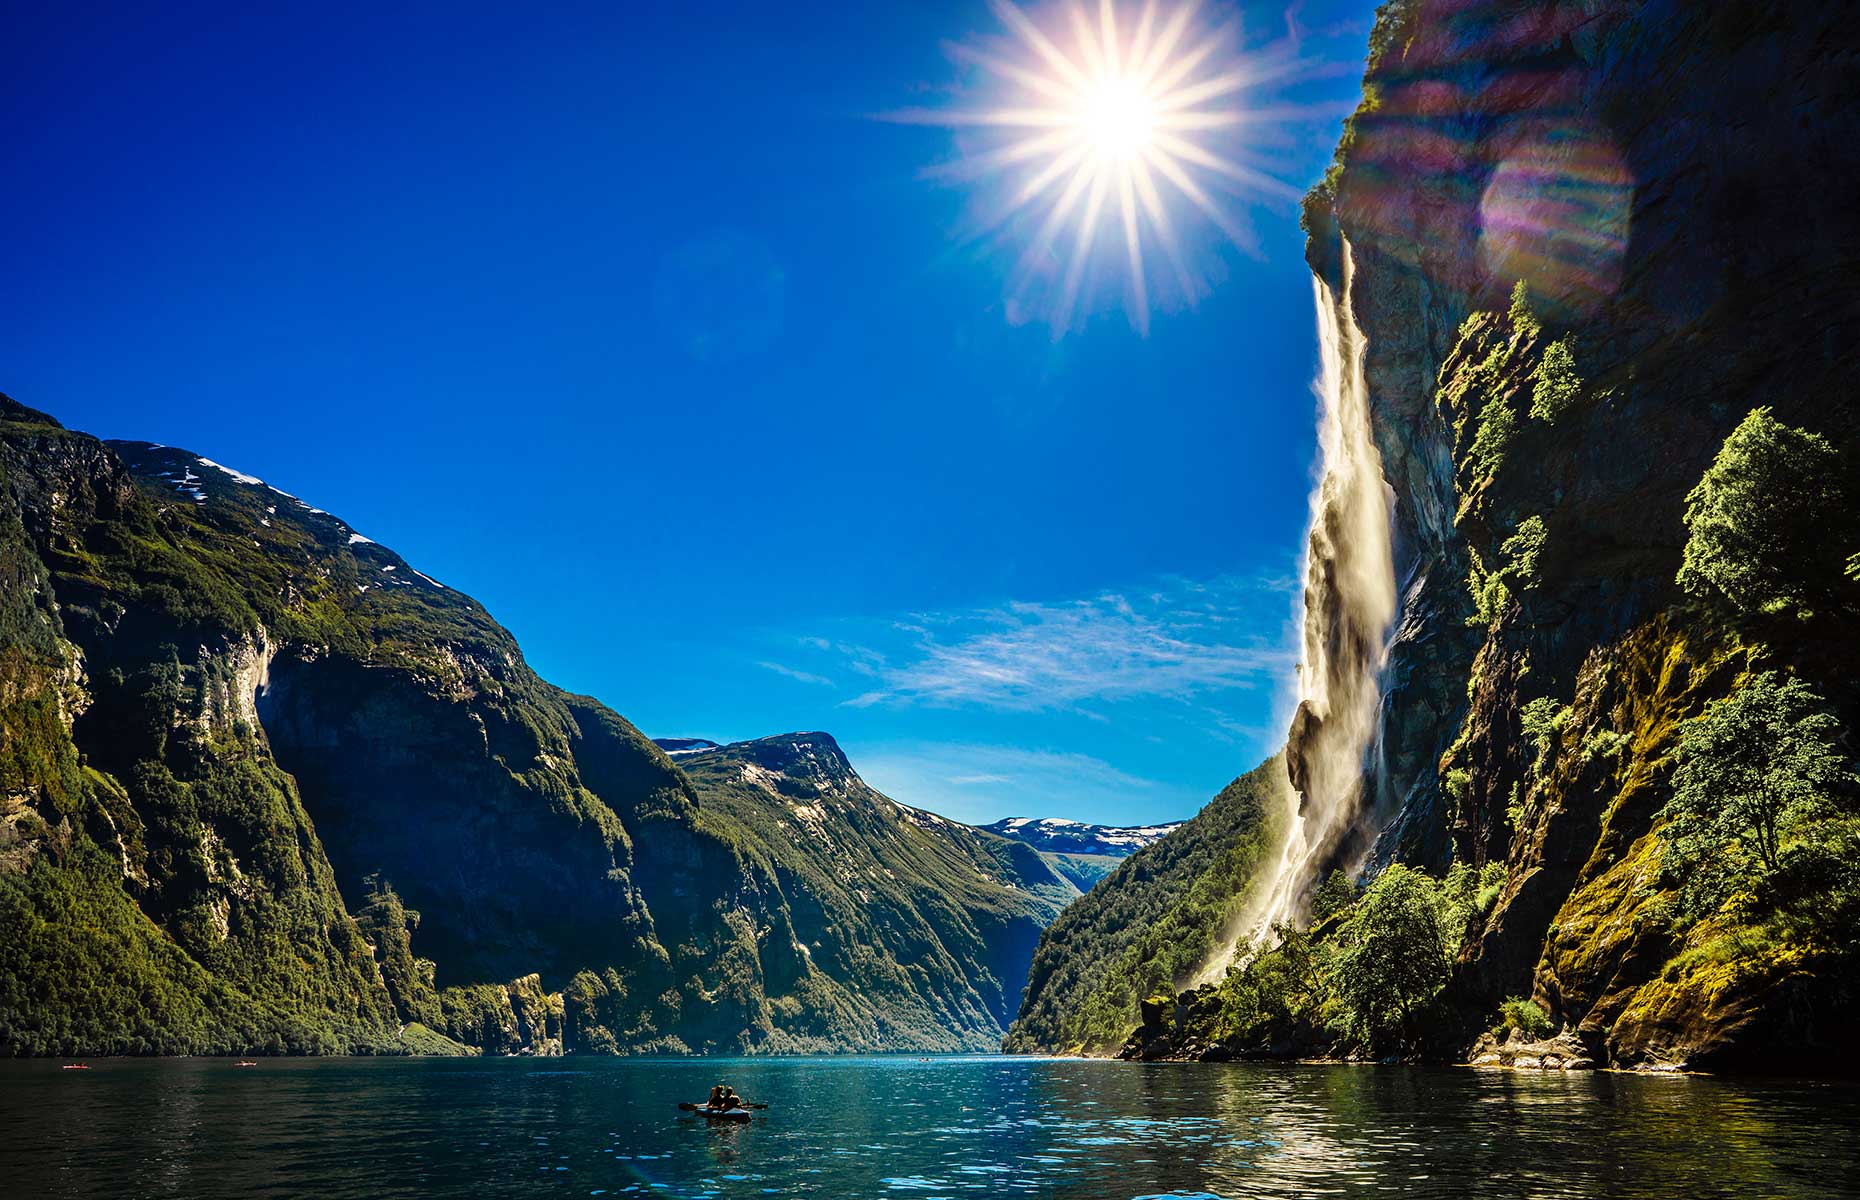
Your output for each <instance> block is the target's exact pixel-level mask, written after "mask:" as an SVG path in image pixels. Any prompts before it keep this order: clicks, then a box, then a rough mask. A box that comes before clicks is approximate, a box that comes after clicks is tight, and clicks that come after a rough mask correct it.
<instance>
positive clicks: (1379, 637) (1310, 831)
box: [1193, 242, 1396, 984]
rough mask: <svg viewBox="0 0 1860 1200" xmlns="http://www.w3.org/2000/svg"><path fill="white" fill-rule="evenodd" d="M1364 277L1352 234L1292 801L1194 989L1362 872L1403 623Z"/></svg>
mask: <svg viewBox="0 0 1860 1200" xmlns="http://www.w3.org/2000/svg"><path fill="white" fill-rule="evenodd" d="M1354 275H1355V263H1354V260H1353V259H1352V257H1351V253H1350V246H1349V243H1348V242H1345V243H1344V246H1343V278H1342V288H1341V290H1340V291H1338V292H1334V293H1333V292H1332V291H1331V289H1330V286H1329V285H1328V284H1327V283H1325V281H1324V280H1323V279H1322V278H1314V279H1313V281H1312V285H1313V290H1314V291H1315V292H1316V299H1317V328H1318V344H1319V348H1320V350H1321V353H1322V367H1321V369H1320V372H1319V375H1318V378H1317V380H1316V381H1315V383H1314V390H1316V391H1317V393H1318V396H1319V400H1320V403H1321V405H1322V411H1321V413H1320V417H1319V427H1318V440H1319V446H1320V448H1321V451H1322V455H1323V470H1322V473H1321V474H1320V476H1319V479H1318V483H1317V486H1316V488H1315V489H1314V490H1313V492H1312V494H1311V529H1310V535H1309V537H1308V539H1307V541H1306V545H1305V562H1304V579H1305V588H1304V648H1303V649H1304V655H1303V661H1302V663H1301V664H1300V666H1299V668H1298V710H1297V714H1296V715H1295V716H1294V717H1293V719H1292V726H1291V732H1290V734H1289V735H1288V738H1287V742H1286V748H1285V760H1286V767H1287V775H1286V778H1285V788H1284V795H1283V796H1282V798H1281V803H1283V804H1284V805H1285V807H1286V817H1287V820H1286V834H1285V841H1284V843H1283V844H1282V845H1281V846H1280V848H1279V851H1278V855H1277V857H1276V859H1275V861H1274V862H1273V864H1272V866H1271V867H1270V868H1268V873H1266V874H1263V875H1262V877H1261V878H1260V879H1259V880H1258V881H1257V882H1256V884H1255V885H1254V887H1253V889H1252V891H1251V893H1250V895H1251V899H1250V900H1249V902H1248V903H1247V904H1246V905H1245V906H1244V907H1243V909H1242V910H1241V911H1240V912H1239V913H1237V914H1236V916H1235V919H1234V920H1233V922H1232V923H1231V926H1230V929H1229V930H1228V932H1227V936H1225V937H1223V939H1222V940H1221V942H1220V943H1218V944H1219V945H1221V946H1222V948H1223V949H1222V952H1221V953H1219V954H1217V955H1216V958H1215V960H1214V961H1211V962H1209V963H1207V964H1206V965H1204V966H1203V967H1202V969H1201V970H1200V971H1199V972H1198V973H1197V975H1196V977H1195V979H1194V981H1193V982H1195V983H1196V984H1201V983H1208V982H1213V981H1215V980H1218V979H1219V978H1220V977H1221V976H1222V975H1223V974H1225V973H1226V970H1227V967H1228V966H1229V965H1230V964H1231V962H1232V961H1233V957H1234V954H1235V952H1236V950H1237V943H1238V942H1239V940H1240V939H1241V938H1242V937H1243V936H1244V937H1245V938H1247V939H1252V938H1256V937H1260V936H1262V935H1265V934H1267V933H1268V932H1269V931H1270V930H1271V928H1272V926H1273V925H1275V924H1277V923H1280V922H1284V921H1295V920H1297V919H1298V918H1300V917H1301V916H1302V915H1303V911H1302V910H1303V906H1304V904H1305V901H1306V898H1307V896H1308V895H1309V893H1310V890H1311V886H1312V884H1313V883H1314V881H1315V877H1316V875H1317V873H1318V872H1320V871H1323V870H1325V869H1327V868H1328V867H1329V866H1330V865H1332V864H1333V863H1338V862H1341V863H1343V864H1344V865H1346V866H1349V867H1358V866H1360V865H1361V862H1362V860H1363V858H1364V856H1365V853H1366V848H1367V841H1366V839H1365V838H1363V836H1362V834H1363V833H1364V825H1365V824H1366V822H1367V819H1368V816H1369V813H1368V807H1369V806H1368V805H1367V804H1366V803H1365V797H1364V785H1365V781H1366V780H1367V779H1368V778H1369V777H1370V776H1371V774H1372V771H1371V769H1370V768H1371V763H1370V761H1369V759H1370V756H1371V754H1372V752H1373V751H1374V749H1375V747H1376V745H1377V742H1378V738H1377V733H1378V730H1379V725H1380V714H1381V690H1382V689H1381V677H1382V669H1383V667H1384V665H1385V664H1386V662H1387V659H1388V644H1389V632H1390V629H1391V628H1392V627H1393V625H1394V622H1395V607H1396V593H1395V564H1394V549H1393V545H1392V538H1391V530H1390V508H1391V505H1392V503H1393V500H1394V493H1393V492H1392V490H1391V489H1390V488H1389V486H1388V483H1387V481H1386V480H1384V479H1383V476H1382V455H1381V453H1380V452H1379V451H1378V450H1377V449H1376V444H1375V439H1374V437H1373V436H1372V434H1371V430H1370V417H1369V388H1368V384H1367V383H1366V382H1365V380H1364V375H1363V352H1364V344H1363V333H1362V330H1361V329H1359V328H1358V327H1357V324H1356V317H1355V314H1354V313H1353V312H1352V311H1351V309H1350V288H1351V283H1352V281H1353V278H1354Z"/></svg>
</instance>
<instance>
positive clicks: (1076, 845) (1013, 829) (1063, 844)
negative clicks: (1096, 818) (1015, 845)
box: [981, 817, 1183, 892]
mask: <svg viewBox="0 0 1860 1200" xmlns="http://www.w3.org/2000/svg"><path fill="white" fill-rule="evenodd" d="M1182 824H1183V822H1181V821H1170V822H1168V823H1166V824H1162V825H1142V826H1121V825H1088V824H1086V823H1085V822H1083V821H1068V820H1066V819H1064V818H1062V817H1037V818H1036V817H1004V818H1002V819H1001V820H999V821H996V822H994V823H993V824H991V825H983V826H982V827H981V828H983V829H986V830H988V832H990V833H993V834H998V835H999V836H1001V837H1005V838H1012V839H1013V840H1014V841H1017V842H1025V843H1026V844H1027V845H1029V846H1032V847H1033V848H1034V849H1035V850H1038V851H1040V853H1041V854H1043V855H1045V856H1046V860H1047V861H1048V862H1049V863H1051V864H1052V866H1053V869H1054V870H1056V871H1058V872H1059V873H1060V874H1062V875H1064V876H1065V877H1066V878H1067V879H1070V880H1071V881H1072V882H1073V883H1074V884H1076V885H1077V886H1078V889H1079V890H1080V891H1082V892H1089V891H1090V890H1091V889H1092V888H1093V887H1094V886H1095V885H1096V884H1097V882H1098V881H1099V880H1100V879H1103V878H1104V877H1105V876H1106V875H1109V874H1110V873H1111V872H1112V871H1114V870H1116V869H1117V864H1118V863H1120V862H1122V861H1123V860H1124V859H1125V858H1127V857H1129V856H1130V855H1131V854H1133V853H1135V852H1136V851H1138V850H1141V849H1142V848H1143V847H1145V846H1148V845H1150V844H1152V843H1154V842H1156V841H1157V840H1159V839H1160V838H1162V837H1163V835H1165V834H1168V833H1172V832H1174V831H1175V830H1177V829H1179V828H1181V827H1182Z"/></svg>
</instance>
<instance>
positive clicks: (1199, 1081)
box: [0, 1058, 1860, 1200]
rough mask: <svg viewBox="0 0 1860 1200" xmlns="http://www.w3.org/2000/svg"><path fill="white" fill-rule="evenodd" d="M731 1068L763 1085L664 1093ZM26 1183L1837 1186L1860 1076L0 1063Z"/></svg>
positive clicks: (640, 1187)
mask: <svg viewBox="0 0 1860 1200" xmlns="http://www.w3.org/2000/svg"><path fill="white" fill-rule="evenodd" d="M718 1079H724V1080H727V1081H729V1082H730V1083H731V1084H732V1085H733V1086H735V1087H736V1088H737V1090H738V1091H739V1092H741V1093H742V1094H744V1095H746V1096H748V1097H751V1098H752V1099H761V1100H766V1101H768V1102H769V1104H770V1108H769V1110H768V1111H767V1113H766V1114H764V1115H762V1116H760V1117H759V1118H758V1119H757V1120H755V1121H754V1122H751V1123H748V1124H742V1125H713V1124H710V1123H707V1122H705V1121H704V1120H702V1119H700V1118H696V1117H692V1116H689V1115H684V1114H680V1113H679V1112H678V1111H677V1110H676V1108H675V1107H674V1105H675V1103H676V1101H678V1100H680V1099H694V1100H696V1099H702V1098H703V1097H704V1095H705V1094H706V1091H707V1090H708V1088H709V1086H710V1084H711V1083H712V1082H714V1081H716V1080H718ZM0 1120H4V1122H5V1128H6V1134H5V1137H4V1138H0V1181H3V1182H0V1191H4V1192H5V1194H7V1195H9V1196H22V1197H24V1196H111V1197H124V1196H161V1197H167V1196H174V1197H183V1196H185V1197H220V1196H303V1195H317V1196H326V1197H363V1196H367V1197H377V1196H467V1195H470V1196H519V1197H530V1196H537V1197H541V1196H548V1197H579V1196H610V1197H618V1196H645V1195H652V1196H664V1197H706V1198H715V1200H726V1198H729V1197H739V1196H742V1197H749V1196H765V1195H782V1196H827V1197H896V1198H898V1200H929V1198H931V1197H938V1196H946V1197H983V1196H986V1197H996V1196H1062V1197H1116V1198H1117V1200H1130V1198H1134V1197H1157V1196H1173V1197H1203V1198H1205V1197H1239V1196H1269V1197H1279V1196H1285V1197H1289V1196H1313V1195H1361V1194H1374V1193H1386V1194H1396V1195H1409V1196H1442V1197H1448V1196H1451V1197H1462V1196H1533V1197H1563V1196H1690V1197H1705V1196H1821V1195H1837V1194H1841V1190H1842V1189H1843V1188H1844V1187H1846V1186H1851V1185H1852V1184H1853V1183H1854V1181H1860V1092H1857V1091H1855V1090H1854V1089H1852V1088H1849V1087H1844V1086H1838V1085H1825V1084H1815V1083H1773V1082H1734V1081H1727V1080H1720V1079H1708V1078H1698V1077H1690V1078H1689V1077H1676V1076H1674V1077H1644V1076H1628V1075H1611V1074H1577V1075H1568V1076H1564V1075H1557V1074H1526V1073H1484V1072H1474V1071H1468V1070H1422V1069H1412V1068H1405V1067H1367V1066H1359V1067H1352V1066H1293V1067H1288V1066H1278V1065H1255V1064H1235V1065H1228V1066H1211V1065H1189V1064H1150V1065H1144V1064H1134V1063H1116V1062H1089V1061H1076V1060H1051V1059H1030V1058H938V1059H932V1060H929V1061H918V1060H915V1059H883V1058H864V1059H854V1058H840V1059H758V1060H723V1061H720V1060H715V1059H713V1060H709V1061H691V1060H677V1061H665V1060H639V1059H582V1058H576V1059H566V1060H565V1059H267V1060H262V1061H261V1062H260V1063H259V1065H258V1066H256V1067H251V1068H240V1067H237V1066H235V1065H234V1064H233V1063H232V1062H231V1061H227V1060H213V1059H170V1060H128V1061H124V1060H115V1061H99V1062H97V1063H95V1064H93V1069H92V1070H90V1071H85V1072H78V1071H69V1072H67V1071H62V1070H60V1068H59V1064H57V1063H55V1062H45V1061H34V1062H14V1063H4V1064H0Z"/></svg>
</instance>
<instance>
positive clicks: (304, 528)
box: [0, 398, 1073, 1054]
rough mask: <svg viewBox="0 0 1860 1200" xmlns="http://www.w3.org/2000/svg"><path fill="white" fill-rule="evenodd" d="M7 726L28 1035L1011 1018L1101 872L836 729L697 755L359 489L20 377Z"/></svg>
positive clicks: (743, 1047) (881, 1032)
mask: <svg viewBox="0 0 1860 1200" xmlns="http://www.w3.org/2000/svg"><path fill="white" fill-rule="evenodd" d="M0 735H4V736H3V737H0V1052H6V1053H12V1054H49V1053H59V1054H76V1053H108V1052H132V1053H157V1052H159V1053H226V1052H240V1053H246V1052H254V1051H289V1052H297V1053H322V1052H380V1053H401V1052H406V1051H409V1050H414V1051H451V1052H472V1051H484V1052H498V1053H501V1052H512V1051H524V1052H537V1053H542V1052H553V1051H557V1050H570V1051H619V1052H671V1053H683V1052H704V1051H729V1052H778V1051H786V1050H850V1049H887V1050H933V1049H952V1048H970V1049H982V1048H992V1047H993V1046H994V1045H995V1044H996V1043H997V1041H998V1038H999V1036H1000V1032H1001V1029H1002V1028H1003V1026H1004V1025H1005V1023H1006V1021H1007V1019H1008V1017H1009V1015H1011V1012H1012V1010H1013V1007H1014V1004H1015V1000H1016V998H1017V996H1018V991H1019V982H1020V971H1021V970H1022V969H1023V968H1024V964H1025V962H1026V961H1027V957H1028V955H1029V954H1030V953H1031V948H1032V945H1033V943H1034V941H1035V938H1036V937H1037V933H1038V930H1039V928H1040V926H1041V925H1043V924H1044V923H1045V922H1046V921H1047V920H1049V919H1050V918H1051V916H1052V915H1053V914H1054V913H1055V912H1057V910H1058V907H1059V906H1060V905H1061V904H1062V903H1064V901H1065V900H1066V899H1067V898H1069V897H1070V896H1071V895H1072V894H1073V889H1072V888H1071V886H1070V885H1069V884H1068V883H1067V882H1066V881H1065V880H1063V879H1061V878H1059V877H1058V876H1057V875H1055V874H1053V873H1052V872H1051V871H1050V870H1048V869H1047V868H1046V866H1045V864H1044V863H1043V862H1042V861H1041V860H1040V859H1039V858H1038V856H1037V854H1035V853H1034V852H1033V851H1031V850H1029V849H1026V848H1025V847H1021V846H1019V845H1018V844H1016V843H1012V842H1008V841H1005V840H1002V839H998V838H994V837H993V836H992V835H988V834H984V833H980V832H977V831H975V830H971V829H968V828H967V827H962V826H955V825H953V824H952V823H948V822H943V821H941V819H940V818H935V817H931V816H930V815H928V814H919V813H915V812H914V811H913V810H908V809H904V808H902V807H900V806H897V805H895V804H892V803H891V802H890V801H888V800H886V799H885V798H883V797H881V796H879V795H878V794H877V793H876V792H873V791H871V789H869V788H867V787H865V785H864V784H863V783H862V782H860V781H859V780H858V778H857V776H856V775H855V774H854V773H853V772H852V770H851V768H850V766H849V765H848V764H846V762H845V759H844V756H843V755H841V754H840V753H839V751H838V749H837V747H835V746H833V744H832V741H831V739H829V738H826V737H825V736H824V735H806V737H805V738H792V739H788V740H787V742H786V743H785V744H787V745H789V746H790V748H791V749H790V751H788V752H784V753H785V754H786V755H787V756H786V757H784V756H783V753H777V751H776V750H775V749H773V748H772V747H764V748H763V749H762V750H755V749H753V748H754V747H759V746H763V745H764V744H762V743H749V744H748V747H749V749H738V750H735V751H731V750H727V749H720V750H708V751H706V752H705V753H703V754H700V755H696V756H691V757H685V756H681V758H680V759H679V760H677V761H674V760H673V759H672V758H671V757H668V755H667V754H666V753H665V752H664V751H662V750H661V749H660V748H659V747H657V746H655V745H654V744H653V743H652V742H650V741H649V740H647V739H646V738H645V737H643V736H642V735H641V734H640V733H639V731H638V730H636V729H634V728H633V726H632V725H630V724H628V723H627V722H626V721H625V720H624V719H623V718H622V717H620V716H619V715H618V714H616V713H614V712H613V711H611V710H609V709H608V708H606V707H605V706H603V705H602V704H601V703H600V702H598V701H596V700H594V699H592V698H590V697H586V696H578V695H573V694H570V693H567V692H564V691H562V690H561V689H559V688H556V687H553V686H552V685H550V684H548V683H547V682H545V681H544V680H542V679H540V678H539V677H538V676H537V675H536V673H535V672H534V671H532V670H531V669H530V667H529V666H528V664H526V663H525V662H524V660H523V656H522V651H521V649H520V648H519V647H518V646H517V644H516V642H515V640H514V639H512V638H511V636H510V634H509V633H508V632H507V631H505V630H504V629H503V628H502V627H501V626H499V625H498V624H497V623H496V622H495V621H494V620H492V619H491V617H490V616H489V615H488V614H487V613H486V612H485V611H484V609H483V608H482V607H480V606H479V605H478V604H477V603H476V602H475V601H473V600H472V599H471V598H470V597H468V596H465V595H463V594H461V593H460V592H458V591H456V590H454V589H452V588H449V587H447V586H445V585H444V584H443V583H441V582H439V581H437V580H434V579H432V578H430V577H429V576H427V575H425V574H423V573H421V572H420V571H418V570H417V569H415V568H414V567H413V566H412V565H411V564H410V563H408V562H407V561H406V560H405V559H403V558H401V557H400V556H399V555H397V554H395V553H394V552H393V551H392V550H389V549H388V548H386V547H383V546H380V545H377V544H375V543H374V542H372V541H370V540H369V539H368V538H366V537H364V536H362V535H361V534H359V533H357V532H356V531H355V530H354V529H352V528H351V527H350V526H348V525H347V524H346V523H344V522H343V521H341V520H340V519H339V518H337V517H335V516H332V515H331V514H329V513H326V512H323V511H321V510H319V509H317V508H314V507H312V506H311V505H310V504H308V503H307V502H305V501H302V500H298V499H296V498H294V497H291V496H288V495H286V494H284V493H282V492H280V491H278V490H276V489H273V488H270V487H268V486H266V485H265V484H263V483H262V482H261V481H259V480H257V479H255V478H253V477H252V476H249V475H245V474H242V473H240V472H238V471H235V470H232V469H230V468H227V467H223V466H219V465H217V464H215V463H213V462H211V461H209V460H207V459H204V458H201V457H199V456H197V455H194V454H192V453H189V452H187V451H183V450H179V449H176V448H173V447H166V446H157V445H152V444H150V443H145V442H112V443H103V442H100V441H98V440H97V439H95V438H92V437H89V436H87V435H84V434H80V433H75V432H72V431H69V430H66V429H64V428H63V427H62V426H60V425H59V424H58V423H57V422H56V421H55V420H53V419H52V418H51V417H49V416H47V415H45V414H43V413H40V412H37V411H35V410H32V409H29V408H27V407H25V406H24V405H20V404H18V403H16V402H14V401H12V400H10V399H5V398H0ZM778 740H779V739H778ZM802 743H804V744H805V745H806V746H807V748H808V749H807V755H808V757H807V758H806V760H805V761H801V760H799V759H796V758H794V757H793V754H796V753H799V751H798V750H795V749H793V747H795V746H797V745H799V744H802ZM678 762H689V763H692V764H693V765H694V767H695V766H696V765H697V764H700V763H701V764H703V766H702V769H700V770H698V771H697V773H696V775H695V776H693V775H688V774H687V773H686V772H684V771H682V770H681V769H680V767H679V765H678ZM732 772H734V774H732ZM803 833H806V834H808V835H809V836H800V835H801V834H803Z"/></svg>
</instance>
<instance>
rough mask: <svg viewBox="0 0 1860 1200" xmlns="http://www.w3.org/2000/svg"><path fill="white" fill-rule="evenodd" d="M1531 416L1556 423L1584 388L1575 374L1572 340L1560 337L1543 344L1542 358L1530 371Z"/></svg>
mask: <svg viewBox="0 0 1860 1200" xmlns="http://www.w3.org/2000/svg"><path fill="white" fill-rule="evenodd" d="M1531 381H1532V385H1533V386H1532V388H1531V416H1533V417H1535V418H1537V419H1538V420H1539V421H1547V422H1549V423H1550V424H1553V425H1554V424H1555V423H1556V420H1557V418H1558V417H1560V416H1562V415H1563V414H1564V413H1566V412H1568V411H1569V409H1570V406H1571V405H1573V404H1574V403H1575V402H1576V397H1577V395H1578V394H1579V393H1581V391H1582V380H1581V379H1580V378H1578V377H1577V375H1576V356H1575V355H1574V354H1572V353H1570V349H1569V339H1567V338H1559V339H1558V340H1557V341H1554V342H1551V343H1550V344H1549V345H1548V346H1546V347H1544V357H1543V361H1541V362H1539V363H1538V364H1537V370H1536V371H1534V372H1532V374H1531Z"/></svg>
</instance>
